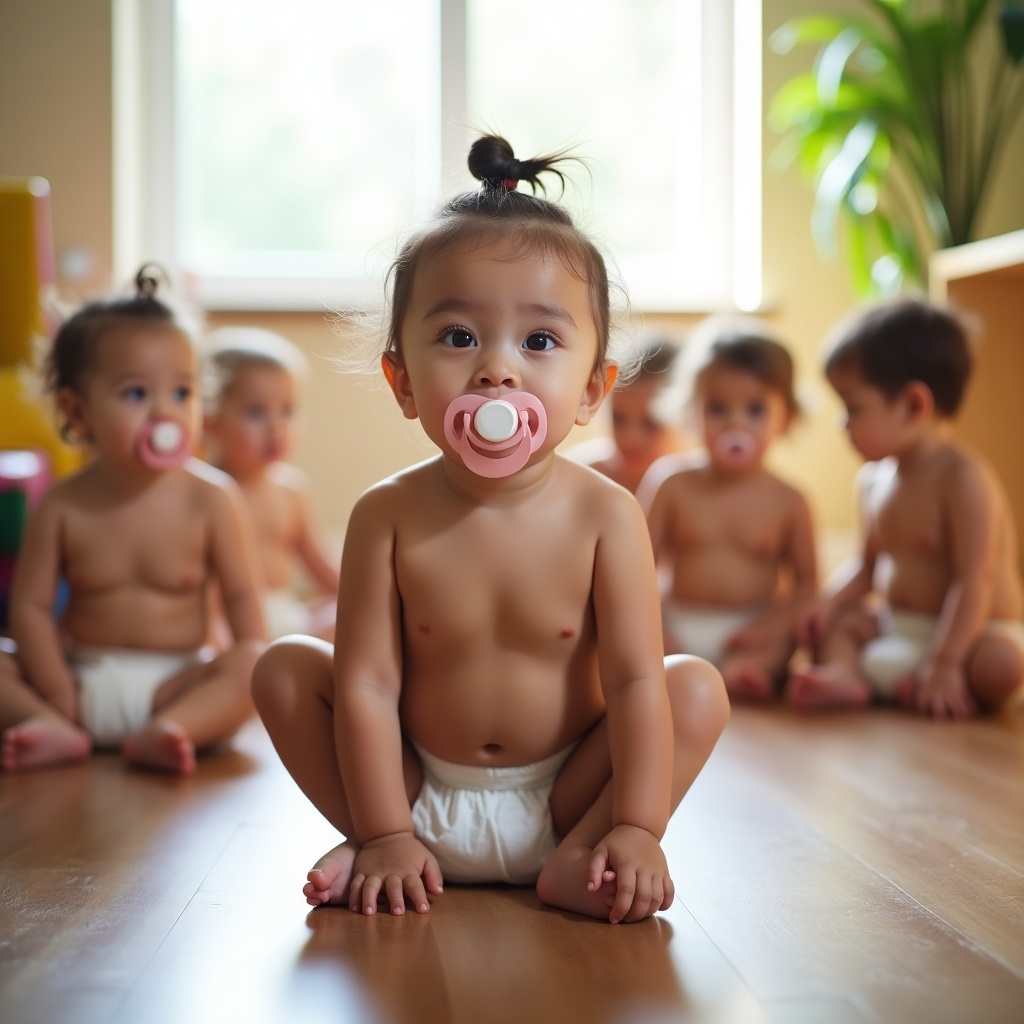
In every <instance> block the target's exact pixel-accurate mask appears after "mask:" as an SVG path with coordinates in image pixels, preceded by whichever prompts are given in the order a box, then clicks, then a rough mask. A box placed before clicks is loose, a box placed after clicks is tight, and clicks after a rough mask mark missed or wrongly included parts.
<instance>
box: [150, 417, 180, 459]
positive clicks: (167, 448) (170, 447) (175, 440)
mask: <svg viewBox="0 0 1024 1024" xmlns="http://www.w3.org/2000/svg"><path fill="white" fill-rule="evenodd" d="M149 443H150V446H151V447H152V448H153V451H155V452H159V453H160V454H161V455H167V454H169V453H170V452H173V451H176V450H177V448H178V446H179V445H180V444H181V427H179V426H178V424H177V423H170V422H167V423H158V424H157V425H156V426H155V427H154V428H153V431H152V433H151V434H150V435H149Z"/></svg>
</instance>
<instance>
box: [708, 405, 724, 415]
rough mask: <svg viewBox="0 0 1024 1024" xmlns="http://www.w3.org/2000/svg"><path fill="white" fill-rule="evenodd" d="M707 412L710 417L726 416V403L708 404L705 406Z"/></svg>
mask: <svg viewBox="0 0 1024 1024" xmlns="http://www.w3.org/2000/svg"><path fill="white" fill-rule="evenodd" d="M705 410H706V411H707V414H708V415H709V416H724V415H725V403H724V402H708V404H707V405H706V406H705Z"/></svg>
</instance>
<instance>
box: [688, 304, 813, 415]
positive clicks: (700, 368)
mask: <svg viewBox="0 0 1024 1024" xmlns="http://www.w3.org/2000/svg"><path fill="white" fill-rule="evenodd" d="M712 367H721V368H723V369H730V370H740V371H742V372H743V373H748V374H750V375H751V376H752V377H755V378H757V380H759V381H761V383H762V384H764V385H765V386H766V387H769V388H771V389H772V390H773V391H776V392H778V394H780V395H781V396H782V398H783V401H784V402H785V404H786V409H787V411H788V412H789V414H790V415H791V416H797V415H799V414H800V404H799V402H797V399H796V388H795V381H794V378H795V370H794V367H793V357H792V355H790V352H789V349H787V348H786V346H785V345H784V344H783V343H782V342H781V341H780V340H779V339H778V338H777V337H775V335H774V334H772V332H771V331H769V330H768V328H767V327H766V326H765V325H764V324H763V323H761V321H759V320H757V319H754V318H751V317H736V318H733V317H712V318H709V319H708V320H706V321H704V322H703V323H702V324H701V325H700V326H699V327H698V328H697V329H696V330H695V331H694V332H693V334H692V335H691V337H690V339H689V340H688V341H687V343H686V348H685V353H684V356H683V372H684V375H685V378H686V382H687V385H686V386H687V392H688V395H689V396H690V397H692V396H693V395H695V394H696V393H697V392H698V391H699V390H700V382H701V379H702V378H703V376H704V374H705V373H707V371H708V370H710V369H711V368H712Z"/></svg>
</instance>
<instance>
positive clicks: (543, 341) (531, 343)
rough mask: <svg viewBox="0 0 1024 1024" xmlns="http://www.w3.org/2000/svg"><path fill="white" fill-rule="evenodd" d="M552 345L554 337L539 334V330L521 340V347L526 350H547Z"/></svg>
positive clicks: (553, 344) (551, 347)
mask: <svg viewBox="0 0 1024 1024" xmlns="http://www.w3.org/2000/svg"><path fill="white" fill-rule="evenodd" d="M554 347H555V339H554V338H552V337H551V335H550V334H541V333H540V332H539V331H538V332H537V333H536V334H531V335H530V336H529V337H528V338H527V339H526V341H524V342H523V348H525V349H526V350H527V351H528V352H547V351H548V350H549V349H553V348H554Z"/></svg>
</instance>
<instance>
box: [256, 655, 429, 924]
mask: <svg viewBox="0 0 1024 1024" xmlns="http://www.w3.org/2000/svg"><path fill="white" fill-rule="evenodd" d="M332 661H333V648H332V647H331V645H330V644H328V643H326V642H325V641H323V640H318V639H316V638H315V637H311V636H298V635H294V636H287V637H282V638H281V639H280V640H277V641H275V642H274V643H272V644H271V645H270V646H269V647H268V648H267V650H266V651H265V652H264V653H263V655H262V656H261V657H260V659H259V661H257V663H256V669H255V671H254V672H253V680H252V692H253V697H254V699H255V701H256V708H257V710H258V711H259V713H260V717H261V718H262V719H263V722H264V724H265V725H266V727H267V732H268V733H270V738H271V740H272V741H273V743H274V748H275V749H276V750H277V753H278V755H279V756H280V758H281V760H282V762H283V763H284V766H285V768H287V769H288V771H289V773H290V774H291V776H292V778H293V779H294V780H295V781H296V783H297V784H298V786H299V789H301V790H302V792H303V793H305V794H306V796H307V797H308V798H309V801H310V802H311V803H312V804H313V806H314V807H316V809H317V810H318V811H319V812H320V813H321V814H322V815H323V816H324V817H325V818H326V819H327V820H328V821H329V822H330V823H331V824H332V825H333V826H334V827H335V828H336V829H337V830H338V831H339V832H341V833H342V835H344V836H347V837H348V838H346V839H345V841H344V842H342V843H341V844H339V845H338V846H336V847H335V848H334V849H333V850H330V851H329V852H328V853H326V854H324V856H323V857H321V858H320V859H319V860H318V861H317V862H316V864H314V866H313V868H312V869H311V870H310V872H309V874H308V875H307V876H306V877H307V882H306V885H305V887H304V888H303V893H304V894H305V896H306V901H307V902H308V903H310V904H311V905H312V906H318V905H319V904H321V903H340V904H342V905H345V906H347V905H348V889H349V882H350V880H351V873H352V862H353V861H354V860H355V856H356V853H357V852H358V849H359V847H358V845H357V844H356V842H355V840H354V831H355V830H354V829H353V827H352V820H351V817H350V816H349V811H348V803H347V801H346V800H345V789H344V786H343V785H342V781H341V772H340V769H339V767H338V755H337V752H336V747H335V736H334V675H333V667H332ZM404 755H405V756H404V762H403V768H404V770H405V782H406V792H407V793H408V794H409V800H410V803H411V802H412V801H413V800H414V799H415V798H416V794H417V793H418V792H419V790H420V786H421V784H422V781H423V777H422V769H421V768H420V764H419V760H418V759H417V758H416V757H415V755H414V754H413V752H412V751H411V750H410V749H409V748H405V750H404Z"/></svg>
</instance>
